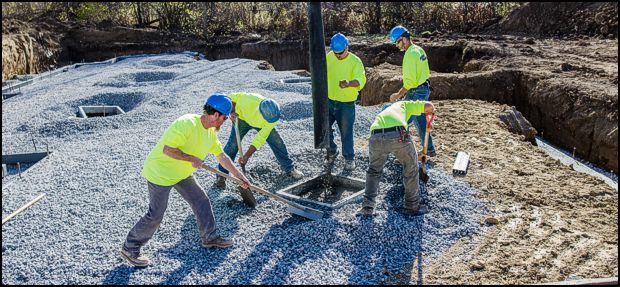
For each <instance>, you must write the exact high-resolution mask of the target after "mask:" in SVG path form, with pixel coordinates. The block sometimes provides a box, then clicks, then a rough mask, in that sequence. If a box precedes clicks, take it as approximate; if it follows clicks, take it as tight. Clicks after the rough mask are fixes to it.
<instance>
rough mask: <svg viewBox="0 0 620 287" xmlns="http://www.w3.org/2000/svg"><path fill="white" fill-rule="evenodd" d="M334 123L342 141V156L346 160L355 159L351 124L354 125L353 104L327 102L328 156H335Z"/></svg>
mask: <svg viewBox="0 0 620 287" xmlns="http://www.w3.org/2000/svg"><path fill="white" fill-rule="evenodd" d="M334 122H336V123H337V124H338V129H339V130H340V137H341V140H342V156H343V157H344V159H346V160H353V159H354V158H355V151H354V150H353V124H354V123H355V102H338V101H332V100H329V148H328V149H327V153H328V154H335V153H336V149H337V148H338V147H337V146H336V143H335V142H334V130H333V129H332V126H333V125H334Z"/></svg>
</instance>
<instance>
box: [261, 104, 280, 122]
mask: <svg viewBox="0 0 620 287" xmlns="http://www.w3.org/2000/svg"><path fill="white" fill-rule="evenodd" d="M258 109H259V111H260V113H261V115H263V118H264V119H265V120H266V121H267V122H268V123H275V122H277V121H278V120H279V119H280V105H278V103H277V102H276V101H274V100H272V99H264V100H263V101H262V102H260V105H259V107H258Z"/></svg>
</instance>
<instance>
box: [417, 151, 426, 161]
mask: <svg viewBox="0 0 620 287" xmlns="http://www.w3.org/2000/svg"><path fill="white" fill-rule="evenodd" d="M427 160H428V156H427V155H425V154H423V153H418V161H419V162H421V163H426V161H427Z"/></svg>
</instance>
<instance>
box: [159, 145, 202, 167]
mask: <svg viewBox="0 0 620 287" xmlns="http://www.w3.org/2000/svg"><path fill="white" fill-rule="evenodd" d="M164 154H165V155H167V156H169V157H171V158H174V159H178V160H184V161H189V162H191V163H192V166H193V167H194V168H200V167H201V166H202V162H203V160H202V159H200V158H198V157H195V156H193V155H189V154H186V153H184V152H183V151H182V150H180V149H178V148H174V147H169V146H167V145H164Z"/></svg>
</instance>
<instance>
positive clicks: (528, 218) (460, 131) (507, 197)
mask: <svg viewBox="0 0 620 287" xmlns="http://www.w3.org/2000/svg"><path fill="white" fill-rule="evenodd" d="M436 103H437V108H438V111H439V112H438V117H437V118H436V121H435V122H434V125H433V137H434V139H433V140H434V141H435V143H436V145H437V146H438V147H437V148H438V155H437V157H436V158H434V162H435V167H434V168H439V169H443V170H445V171H447V172H451V170H452V166H453V164H454V160H455V158H456V153H457V152H458V151H465V152H467V153H469V154H470V158H471V160H470V163H469V169H468V173H467V175H466V176H464V177H461V178H460V180H462V181H464V182H467V183H469V184H470V185H472V186H473V187H475V188H476V189H478V190H480V193H479V197H480V198H482V199H484V200H488V201H489V202H493V203H494V204H495V206H494V211H492V212H491V214H489V215H488V216H487V217H486V218H485V219H484V221H483V222H480V224H482V225H484V224H487V225H493V228H492V229H491V231H490V232H488V233H486V234H484V235H482V236H477V237H473V238H466V239H462V240H460V241H459V242H458V243H457V244H455V245H454V246H452V248H450V250H449V251H448V252H447V253H445V254H443V256H442V257H441V258H436V259H428V258H427V260H428V261H429V262H428V263H426V265H424V266H423V268H422V272H423V273H422V274H423V277H422V278H423V282H424V283H428V284H433V283H435V284H526V283H543V282H554V281H563V280H566V279H567V278H572V279H577V278H604V277H617V276H618V192H617V190H614V189H612V188H611V187H610V186H608V185H607V184H605V183H604V182H602V181H601V180H599V179H597V178H594V177H592V176H590V175H586V174H583V173H580V172H577V171H575V170H573V169H572V168H571V167H569V166H565V165H562V164H560V163H559V161H557V160H554V159H552V158H551V157H549V156H548V155H547V154H545V152H544V151H542V150H541V149H540V148H538V147H536V146H533V145H532V144H531V143H530V142H527V141H523V136H520V135H515V134H512V133H510V132H509V131H508V130H507V129H506V128H505V127H504V126H503V125H502V124H501V123H500V120H499V118H498V115H499V114H500V113H501V112H502V111H503V110H504V109H506V108H508V107H507V106H505V105H500V104H493V103H487V102H484V101H479V100H441V101H437V102H436ZM417 278H418V274H417V268H413V270H412V273H411V280H412V282H416V280H417ZM408 279H409V278H407V280H408Z"/></svg>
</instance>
